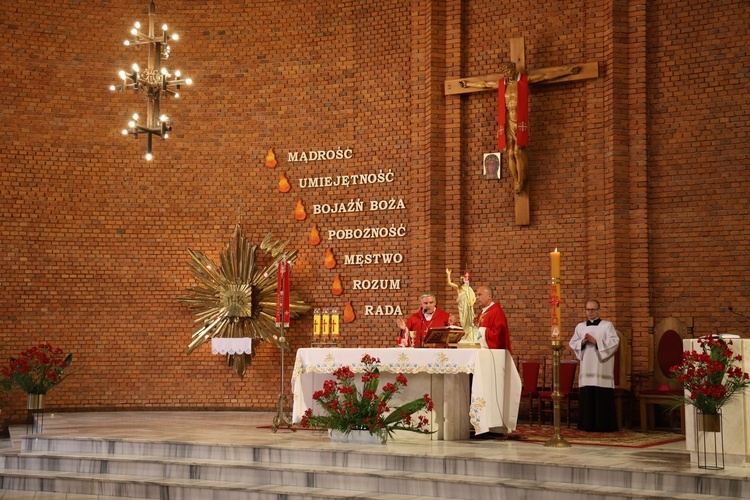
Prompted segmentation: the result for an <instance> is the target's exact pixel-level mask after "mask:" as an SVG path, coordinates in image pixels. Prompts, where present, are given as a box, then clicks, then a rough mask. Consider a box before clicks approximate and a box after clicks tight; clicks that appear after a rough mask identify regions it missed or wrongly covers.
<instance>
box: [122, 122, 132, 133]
mask: <svg viewBox="0 0 750 500" xmlns="http://www.w3.org/2000/svg"><path fill="white" fill-rule="evenodd" d="M128 127H130V128H133V127H135V122H133V121H130V122H128ZM123 132H125V130H123Z"/></svg>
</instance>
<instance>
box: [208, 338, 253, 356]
mask: <svg viewBox="0 0 750 500" xmlns="http://www.w3.org/2000/svg"><path fill="white" fill-rule="evenodd" d="M252 352H253V340H252V339H251V338H249V337H242V338H238V339H219V338H216V339H211V354H252Z"/></svg>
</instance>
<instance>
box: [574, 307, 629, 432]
mask: <svg viewBox="0 0 750 500" xmlns="http://www.w3.org/2000/svg"><path fill="white" fill-rule="evenodd" d="M599 307H600V306H599V302H598V301H596V300H589V301H588V302H586V316H587V317H588V320H587V321H584V322H582V323H578V326H576V330H575V333H574V334H573V338H572V339H571V340H570V347H571V348H572V349H573V351H574V352H575V354H576V357H577V358H578V359H579V360H580V362H581V366H580V367H579V370H578V394H579V402H578V405H579V407H578V408H579V409H578V429H579V430H582V431H591V432H614V431H616V430H617V414H616V411H615V391H614V387H615V356H614V354H615V352H617V349H618V348H619V347H620V339H619V338H618V337H617V332H615V327H614V325H613V324H612V323H611V322H609V321H605V320H603V319H601V318H600V317H599Z"/></svg>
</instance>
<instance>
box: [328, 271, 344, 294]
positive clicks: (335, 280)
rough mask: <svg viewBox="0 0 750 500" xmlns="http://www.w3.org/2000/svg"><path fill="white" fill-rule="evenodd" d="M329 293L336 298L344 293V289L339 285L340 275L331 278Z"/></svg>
mask: <svg viewBox="0 0 750 500" xmlns="http://www.w3.org/2000/svg"><path fill="white" fill-rule="evenodd" d="M331 293H332V294H334V295H336V296H338V295H341V294H342V293H344V287H343V286H342V285H341V275H340V274H337V275H336V277H335V278H333V285H332V286H331Z"/></svg>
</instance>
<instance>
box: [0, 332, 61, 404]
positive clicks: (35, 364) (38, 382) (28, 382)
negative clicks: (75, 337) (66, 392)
mask: <svg viewBox="0 0 750 500" xmlns="http://www.w3.org/2000/svg"><path fill="white" fill-rule="evenodd" d="M72 362H73V354H68V355H67V356H66V355H65V353H64V352H63V351H62V350H61V349H59V348H55V347H52V346H51V345H50V344H39V345H38V346H35V347H32V348H30V349H26V350H25V351H23V352H22V353H21V354H20V355H19V356H18V357H17V358H10V363H8V365H6V366H4V367H3V368H2V370H0V373H2V375H3V377H4V380H3V381H2V383H3V386H5V387H6V388H7V389H10V388H12V387H20V388H21V389H23V390H24V391H25V392H27V393H28V394H47V391H49V390H50V389H52V388H53V387H54V386H56V385H57V384H59V383H60V382H62V381H63V380H65V378H66V377H67V376H68V375H70V374H71V373H70V372H67V373H66V370H67V369H68V367H69V366H70V364H71V363H72Z"/></svg>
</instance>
